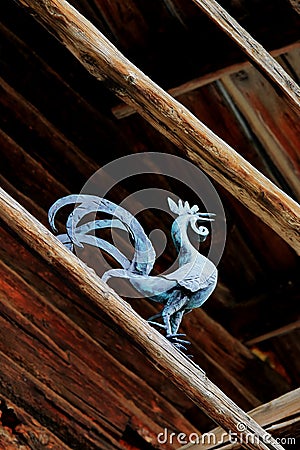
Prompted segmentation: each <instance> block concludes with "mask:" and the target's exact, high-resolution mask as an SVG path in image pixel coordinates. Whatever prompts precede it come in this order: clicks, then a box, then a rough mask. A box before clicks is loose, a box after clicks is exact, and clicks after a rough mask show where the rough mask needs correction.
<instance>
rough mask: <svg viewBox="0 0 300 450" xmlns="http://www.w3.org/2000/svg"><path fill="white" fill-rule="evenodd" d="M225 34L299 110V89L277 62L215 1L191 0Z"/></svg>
mask: <svg viewBox="0 0 300 450" xmlns="http://www.w3.org/2000/svg"><path fill="white" fill-rule="evenodd" d="M193 2H194V3H195V4H196V5H197V6H199V7H200V8H201V10H202V11H203V12H204V13H205V14H207V15H208V17H210V18H211V19H212V20H213V21H214V23H215V24H216V25H218V26H219V27H220V28H221V29H222V30H223V31H225V33H226V34H227V35H228V36H229V37H230V38H231V39H233V40H234V42H236V43H237V44H238V45H239V47H240V48H241V49H242V50H243V51H244V52H245V53H246V54H247V56H248V57H249V58H250V59H251V60H252V61H253V62H254V63H255V64H256V65H257V66H258V67H259V68H260V69H261V70H262V71H263V72H264V73H265V74H266V75H267V77H268V78H270V79H271V80H272V81H273V82H274V83H275V84H276V85H277V86H278V87H279V88H280V89H281V91H282V92H283V93H284V94H285V96H286V98H287V99H288V100H289V102H290V104H291V105H292V106H294V107H296V111H299V110H300V87H299V86H298V85H297V83H295V81H294V80H293V79H292V78H291V77H290V76H289V75H288V74H287V73H286V72H285V70H284V69H283V68H282V66H281V65H280V64H278V62H277V61H276V60H275V59H274V58H272V57H271V55H270V54H269V53H268V52H267V51H266V50H265V49H264V48H263V46H262V45H260V44H259V43H258V42H257V41H256V40H255V39H253V37H252V36H251V35H250V34H249V33H248V32H247V31H246V30H245V29H244V28H243V27H241V26H240V25H239V24H238V22H237V21H236V20H235V19H234V18H233V17H231V16H230V14H228V12H227V11H226V9H224V8H222V6H221V5H219V4H218V3H217V2H216V1H215V0H193Z"/></svg>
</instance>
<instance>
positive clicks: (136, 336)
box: [0, 189, 282, 450]
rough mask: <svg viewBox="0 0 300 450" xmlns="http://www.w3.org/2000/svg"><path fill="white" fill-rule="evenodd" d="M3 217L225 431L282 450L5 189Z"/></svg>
mask: <svg viewBox="0 0 300 450" xmlns="http://www.w3.org/2000/svg"><path fill="white" fill-rule="evenodd" d="M0 216H1V217H2V219H3V220H4V221H5V222H6V223H7V224H8V226H9V227H11V229H12V230H14V231H15V232H16V233H17V234H18V235H19V236H20V237H21V238H22V239H23V240H24V241H25V242H26V243H27V244H28V245H30V246H31V247H32V248H33V249H34V250H35V251H37V252H38V253H39V254H40V255H41V256H42V257H43V258H44V259H46V260H47V261H49V262H51V264H52V265H53V267H56V269H58V270H60V271H61V273H62V275H64V276H67V277H69V278H70V279H71V280H72V282H74V283H75V284H76V285H77V287H78V289H79V290H80V291H81V292H82V293H84V294H85V295H86V297H87V299H88V300H89V301H91V302H92V303H93V304H95V305H97V306H98V307H99V309H101V310H102V311H104V312H105V313H106V314H107V316H108V317H110V319H111V320H112V321H113V322H114V323H115V325H116V326H118V327H120V328H121V329H122V330H123V331H124V332H125V333H126V334H127V335H128V337H130V338H131V339H132V341H133V343H135V345H137V346H138V347H139V348H140V349H142V350H143V352H144V353H145V355H146V356H147V357H148V358H149V360H150V361H151V362H152V363H153V364H154V365H155V366H156V367H157V368H158V369H159V370H161V371H163V372H164V373H165V374H166V375H168V376H169V377H171V379H172V381H173V382H174V383H175V384H176V385H177V386H179V387H180V388H181V389H182V390H183V391H184V392H185V393H186V394H187V395H188V396H189V397H190V398H191V399H192V400H193V401H194V402H195V403H196V404H197V405H198V406H199V407H201V408H202V409H203V410H204V411H205V412H206V413H207V414H208V415H209V416H210V417H211V418H212V419H213V420H215V421H216V422H217V423H218V424H219V425H220V426H222V427H223V428H224V429H226V430H232V431H233V432H237V433H238V435H240V434H239V431H238V424H239V423H241V422H242V423H244V424H245V425H246V426H247V429H248V430H249V433H251V434H253V435H256V436H257V437H258V439H259V442H255V443H254V444H252V443H251V444H249V445H248V448H250V449H256V450H257V449H260V450H273V449H274V450H275V449H277V450H279V449H280V450H282V446H281V445H279V444H277V442H276V441H275V440H272V438H271V437H270V436H269V435H267V434H266V433H265V431H264V430H263V429H262V428H261V427H260V426H258V425H257V424H256V422H255V421H253V420H252V419H250V418H249V416H248V415H247V414H245V413H244V412H243V411H242V410H241V409H240V408H239V407H238V406H237V405H235V404H234V403H233V402H232V401H231V400H230V399H229V398H228V397H227V396H226V395H224V393H223V392H222V391H221V390H220V389H219V388H218V387H217V386H215V385H214V384H213V383H211V381H210V380H209V379H208V378H207V377H206V376H205V375H204V374H203V373H202V372H201V371H200V370H199V368H198V366H195V365H194V364H193V363H192V362H191V361H189V360H187V358H186V357H185V356H183V355H182V354H181V353H179V352H178V351H177V350H175V349H174V347H173V346H172V345H171V344H170V343H169V342H168V341H167V340H166V339H165V338H164V337H163V336H161V335H160V333H158V332H157V331H156V330H154V329H153V328H152V327H151V326H150V325H149V324H148V323H147V322H146V321H145V320H143V319H141V317H140V316H138V314H137V313H135V312H134V311H133V310H132V308H131V307H130V306H129V305H128V303H126V302H125V301H124V300H122V299H121V298H119V297H118V296H117V295H116V293H115V292H114V291H112V290H111V289H110V288H109V287H108V286H107V285H106V284H105V283H103V282H102V281H101V280H100V279H99V278H98V277H97V276H96V275H95V273H94V272H93V271H92V270H90V269H88V268H87V267H86V266H85V265H84V264H83V263H82V262H81V261H79V260H78V258H76V257H75V256H74V255H73V254H71V253H70V252H69V251H68V250H67V249H66V248H65V247H64V246H63V245H61V244H60V243H59V242H58V240H57V239H56V238H55V237H54V236H53V235H52V234H51V233H50V232H49V231H48V230H47V229H46V228H45V227H44V226H43V225H41V224H40V223H39V222H38V221H37V220H36V219H35V218H34V217H33V216H31V215H30V214H29V213H28V212H27V211H26V210H25V209H24V208H23V207H21V205H19V204H18V203H17V202H16V201H14V200H13V199H12V198H11V197H10V196H9V195H8V194H7V193H6V192H5V191H3V189H0ZM3 356H4V355H3ZM7 375H8V374H7ZM32 383H33V380H32ZM266 439H268V440H269V439H270V441H271V443H270V444H268V445H266V444H265V443H264V442H266Z"/></svg>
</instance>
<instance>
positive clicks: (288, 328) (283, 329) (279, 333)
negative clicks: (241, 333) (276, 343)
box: [245, 320, 300, 347]
mask: <svg viewBox="0 0 300 450" xmlns="http://www.w3.org/2000/svg"><path fill="white" fill-rule="evenodd" d="M299 328H300V320H296V321H295V322H292V323H289V324H288V325H285V326H284V327H280V328H277V329H276V330H273V331H270V332H269V333H265V334H262V335H261V336H257V337H255V338H253V339H250V340H249V341H247V342H245V345H247V346H248V347H251V346H252V345H256V344H259V343H261V342H265V341H267V340H268V339H272V338H274V337H278V336H282V335H283V334H287V333H290V332H291V331H294V330H298V329H299Z"/></svg>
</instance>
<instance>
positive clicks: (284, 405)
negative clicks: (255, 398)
mask: <svg viewBox="0 0 300 450" xmlns="http://www.w3.org/2000/svg"><path fill="white" fill-rule="evenodd" d="M248 414H249V415H250V416H251V417H252V418H253V419H254V420H256V422H258V423H259V424H260V425H261V426H262V427H264V428H266V429H267V430H271V429H273V430H275V429H276V430H277V431H278V430H280V429H282V428H285V427H286V425H287V423H289V424H290V425H292V424H293V423H295V424H296V423H297V422H298V421H299V415H300V388H298V389H295V390H294V391H291V392H288V393H287V394H284V395H282V396H281V397H278V398H276V399H275V400H272V401H271V402H268V403H265V404H264V405H260V406H258V407H257V408H255V409H253V410H252V411H250V412H249V413H248ZM295 416H298V417H295ZM292 417H293V419H297V420H295V421H293V422H291V421H287V419H288V418H292ZM273 424H274V425H273ZM275 424H276V425H275ZM211 433H213V435H214V437H211V440H210V442H208V440H206V441H204V442H201V445H200V444H192V443H191V444H187V445H184V446H183V447H180V450H187V449H192V450H200V449H201V450H214V449H216V448H218V449H220V450H225V449H226V450H229V449H236V448H240V444H238V443H235V444H232V443H231V444H230V443H229V437H227V438H226V437H225V436H224V430H222V429H221V428H215V429H214V430H212V431H211ZM220 443H222V444H223V445H220Z"/></svg>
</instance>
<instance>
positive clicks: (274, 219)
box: [15, 0, 300, 253]
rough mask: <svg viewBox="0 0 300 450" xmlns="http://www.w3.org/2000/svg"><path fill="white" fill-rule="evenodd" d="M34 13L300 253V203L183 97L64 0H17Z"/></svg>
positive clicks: (110, 86)
mask: <svg viewBox="0 0 300 450" xmlns="http://www.w3.org/2000/svg"><path fill="white" fill-rule="evenodd" d="M15 1H16V2H17V3H19V4H21V5H23V6H26V7H28V8H29V9H28V12H31V13H33V14H34V17H35V18H36V19H38V20H39V21H40V22H41V23H42V24H44V26H46V27H47V28H48V29H49V30H50V31H51V32H52V33H53V34H54V35H55V36H56V37H57V38H58V39H59V40H60V41H61V42H62V43H63V44H64V45H65V46H66V47H67V48H68V49H69V50H70V51H71V52H72V53H73V54H74V55H75V56H76V57H77V58H78V59H79V61H80V62H81V63H82V64H83V65H84V66H85V67H86V68H87V70H89V72H90V73H91V74H92V75H93V76H95V77H96V78H97V79H98V80H102V81H105V82H106V84H107V87H108V88H109V89H111V90H112V91H113V92H114V93H115V94H116V95H117V96H118V97H120V98H121V99H122V100H124V101H125V102H126V103H128V104H130V105H131V106H133V107H134V108H136V109H137V110H138V112H139V113H140V114H141V116H143V117H144V118H145V119H147V120H148V121H149V122H150V123H151V124H152V125H153V126H154V127H156V128H157V129H158V130H159V131H160V132H162V133H163V134H164V135H165V136H167V137H168V138H169V139H170V140H171V141H172V142H173V143H175V144H176V145H177V146H178V147H179V148H181V149H182V150H183V154H184V155H185V156H186V157H188V158H190V160H191V161H192V162H194V163H196V164H198V165H200V167H201V168H203V170H204V171H206V172H207V173H208V174H210V175H211V176H212V177H213V178H214V179H215V180H216V181H217V182H219V183H220V184H221V185H223V186H224V187H225V188H226V189H227V190H228V191H229V192H231V193H232V194H233V195H234V196H235V197H236V198H238V199H239V200H240V201H241V202H242V203H244V204H245V205H246V206H247V207H248V208H249V209H250V210H251V211H252V212H254V213H255V214H256V215H258V216H259V217H260V218H261V219H262V220H263V221H264V222H265V223H267V224H268V225H269V226H270V227H271V228H272V229H273V230H275V231H276V232H277V233H278V234H279V235H280V236H282V238H283V239H284V240H286V241H287V242H288V243H289V244H290V245H291V246H292V247H293V248H294V249H295V250H296V251H297V252H299V253H300V240H299V225H300V207H299V205H298V204H297V203H296V202H294V201H293V200H292V199H291V198H289V197H288V196H287V195H286V194H285V193H284V192H282V191H281V190H280V189H278V188H277V187H276V186H275V185H274V184H273V183H271V182H270V180H268V179H267V178H266V177H264V176H263V175H262V174H261V173H260V172H259V171H257V170H256V169H255V168H254V167H252V166H251V164H249V163H248V162H247V161H246V160H245V159H244V158H242V157H241V156H240V155H239V154H238V153H236V152H235V151H234V150H233V149H232V148H231V147H230V146H228V145H227V144H226V143H225V142H224V141H222V140H221V139H220V138H218V137H217V136H216V135H215V134H214V133H213V132H212V131H211V130H210V129H208V128H207V127H206V126H205V125H204V124H203V123H201V122H200V121H199V120H198V119H196V117H195V116H193V115H192V114H191V113H190V112H189V111H188V110H187V109H186V108H184V107H183V105H181V104H180V103H178V102H177V101H176V100H174V99H173V98H172V97H171V96H169V95H168V94H167V93H166V92H165V91H164V90H162V89H161V88H160V87H159V86H157V85H156V84H155V83H153V82H152V81H151V80H150V79H149V78H148V77H146V76H145V75H144V74H143V73H142V72H141V71H140V70H139V69H137V68H136V67H135V66H134V65H133V64H132V63H130V61H128V60H127V59H126V58H125V57H124V56H123V55H122V54H121V53H120V52H119V51H118V50H117V49H116V48H115V47H114V46H113V45H112V44H111V42H109V40H108V39H106V38H105V37H104V36H103V35H102V34H101V33H100V31H99V30H97V29H96V28H95V27H94V26H93V25H92V24H91V23H90V22H89V21H87V20H86V19H85V18H84V17H83V16H82V15H81V14H79V13H78V11H76V9H74V8H73V7H72V6H71V5H69V4H68V3H67V2H66V1H63V0H42V1H38V0H15Z"/></svg>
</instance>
